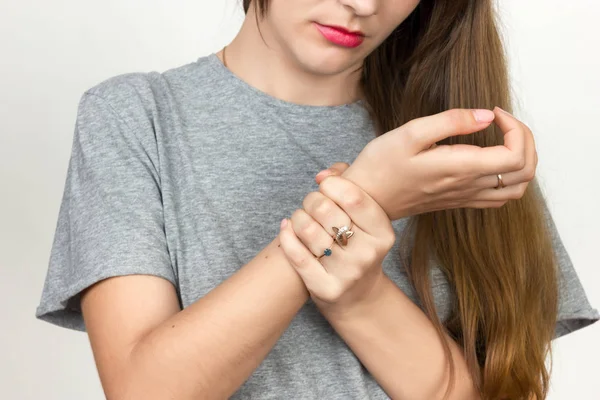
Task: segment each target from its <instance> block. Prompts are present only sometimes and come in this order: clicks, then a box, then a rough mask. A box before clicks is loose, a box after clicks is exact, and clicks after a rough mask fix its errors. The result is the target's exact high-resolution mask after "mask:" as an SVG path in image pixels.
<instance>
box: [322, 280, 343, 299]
mask: <svg viewBox="0 0 600 400" xmlns="http://www.w3.org/2000/svg"><path fill="white" fill-rule="evenodd" d="M343 293H344V291H343V289H342V286H341V285H340V284H332V285H330V286H329V287H328V288H327V290H325V291H324V293H323V295H322V296H320V297H321V299H322V300H324V301H326V302H328V303H335V302H336V301H338V300H339V299H340V298H341V297H342V294H343Z"/></svg>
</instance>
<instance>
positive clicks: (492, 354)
mask: <svg viewBox="0 0 600 400" xmlns="http://www.w3.org/2000/svg"><path fill="white" fill-rule="evenodd" d="M256 1H257V6H258V11H259V12H257V15H258V14H260V15H261V16H265V15H266V12H267V9H268V3H269V0H256ZM250 3H251V0H243V5H244V11H245V12H248V9H249V6H250ZM257 18H258V17H257ZM363 72H364V73H363V79H362V81H361V85H362V89H363V93H364V95H365V99H366V103H367V106H368V108H369V111H370V113H371V116H372V118H373V120H374V122H375V125H376V127H377V135H381V134H383V133H385V132H387V131H390V130H392V129H394V128H397V127H398V126H400V125H403V124H404V123H406V122H408V121H410V120H412V119H414V118H418V117H423V116H427V115H432V114H436V113H439V112H441V111H444V110H448V109H451V108H487V109H492V108H494V106H500V107H501V108H503V109H505V110H507V111H509V112H511V111H512V106H511V96H510V88H509V79H508V72H507V63H506V56H505V53H504V48H503V46H502V41H501V38H500V34H499V31H498V24H497V21H496V13H495V9H494V4H493V1H492V0H421V2H420V3H419V5H418V6H417V8H416V9H415V11H414V12H413V13H412V14H411V15H410V16H409V17H408V18H407V19H406V20H405V21H404V22H402V24H400V26H399V27H398V28H397V29H396V30H395V31H394V32H393V33H392V34H391V35H390V36H389V37H388V38H387V39H386V40H385V41H384V42H383V43H382V44H381V45H380V46H379V47H378V48H377V49H375V50H374V51H373V52H372V53H371V54H370V55H369V56H368V57H367V58H366V59H365V61H364V68H363ZM457 143H462V144H471V145H477V146H481V147H486V146H495V145H501V144H503V143H504V141H503V134H502V132H501V131H500V130H499V129H498V128H497V127H496V126H495V125H491V126H490V127H489V128H487V129H485V130H484V131H481V132H477V133H475V134H472V135H459V136H455V137H451V138H448V139H445V140H443V141H441V142H439V143H438V144H457ZM499 172H502V171H499ZM547 210H548V209H547V206H546V204H545V200H544V198H543V195H542V193H541V190H540V188H539V185H538V182H537V180H536V179H534V180H533V181H531V182H530V183H529V186H528V188H527V190H526V192H525V194H524V195H523V196H522V197H521V198H520V199H518V200H509V201H508V202H507V203H506V204H504V205H503V206H502V207H499V208H485V209H474V208H461V209H449V210H441V211H435V212H429V213H423V214H420V215H416V216H412V217H410V219H409V221H408V225H407V229H406V230H405V231H403V234H402V238H401V239H402V241H403V243H404V245H403V246H401V248H402V249H404V250H405V251H402V254H401V256H402V257H403V259H404V260H405V265H406V268H407V272H408V275H409V276H410V279H411V282H412V284H413V286H414V287H415V289H416V292H417V294H418V297H419V301H420V302H421V303H422V308H423V309H424V311H425V313H426V314H427V315H428V317H429V318H430V319H431V321H432V323H433V324H434V326H435V327H436V329H437V331H438V334H439V336H440V339H441V340H442V343H443V345H444V348H445V353H446V356H447V359H448V362H449V364H448V365H449V367H450V382H451V384H450V385H449V386H448V389H447V392H446V395H448V394H449V393H450V392H451V390H452V386H453V383H454V375H455V366H454V361H453V359H452V353H451V351H450V347H449V346H448V343H447V341H446V339H445V335H448V336H449V337H451V338H453V339H454V340H455V341H456V342H457V343H458V344H459V346H460V347H461V348H462V350H463V354H464V357H465V360H466V362H467V365H468V368H469V372H470V374H471V377H472V379H473V382H474V384H475V386H476V387H477V389H478V390H479V393H480V396H481V397H482V399H485V400H487V399H490V400H491V399H494V400H496V399H524V400H530V399H536V400H542V399H545V398H546V396H547V392H548V387H549V380H550V375H551V370H550V371H549V370H547V368H546V365H545V360H546V357H547V356H548V355H550V360H551V362H550V365H552V347H551V340H552V339H553V337H554V329H555V325H556V318H557V312H558V262H557V259H556V254H555V253H554V250H553V245H552V239H551V236H550V231H549V225H548V224H547V222H548V220H547V219H548V218H549V216H548V215H546V213H547V212H548V211H547ZM409 242H410V243H412V244H409ZM430 257H432V259H431V260H430ZM432 261H433V262H435V263H437V265H439V267H440V269H441V270H442V271H443V272H444V274H445V275H446V277H447V278H448V281H449V283H450V286H451V288H452V290H453V293H454V295H455V299H456V300H455V303H454V304H453V308H452V312H451V314H450V318H448V320H447V321H444V323H442V322H441V321H440V319H439V317H438V314H437V312H436V307H435V303H434V299H433V295H432V291H431V283H430V276H429V267H430V266H431V262H432Z"/></svg>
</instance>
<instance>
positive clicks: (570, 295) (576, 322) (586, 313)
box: [544, 205, 600, 339]
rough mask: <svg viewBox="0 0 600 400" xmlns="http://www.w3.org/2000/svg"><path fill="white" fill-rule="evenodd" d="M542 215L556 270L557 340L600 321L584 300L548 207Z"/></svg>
mask: <svg viewBox="0 0 600 400" xmlns="http://www.w3.org/2000/svg"><path fill="white" fill-rule="evenodd" d="M544 212H545V217H546V223H547V226H548V228H549V230H550V234H551V236H552V243H553V247H554V251H555V253H556V257H557V261H558V267H559V275H558V283H559V307H558V318H557V323H556V329H555V333H554V339H556V338H559V337H561V336H564V335H567V334H569V333H571V332H574V331H576V330H579V329H582V328H585V327H586V326H589V325H591V324H593V323H594V322H596V321H598V319H600V314H599V313H598V310H597V309H596V308H594V307H592V305H591V304H590V302H589V300H588V298H587V295H586V293H585V290H584V289H583V286H582V284H581V281H580V280H579V276H578V275H577V272H576V270H575V268H574V267H573V263H572V262H571V257H570V256H569V254H568V252H567V250H566V249H565V246H564V244H563V242H562V240H561V237H560V234H559V232H558V229H557V228H556V224H555V222H554V219H553V217H552V214H551V213H550V211H549V210H548V208H547V205H546V207H545V209H544Z"/></svg>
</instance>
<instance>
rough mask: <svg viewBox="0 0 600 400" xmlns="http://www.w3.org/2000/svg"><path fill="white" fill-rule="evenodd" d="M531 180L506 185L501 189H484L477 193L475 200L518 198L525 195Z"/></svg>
mask: <svg viewBox="0 0 600 400" xmlns="http://www.w3.org/2000/svg"><path fill="white" fill-rule="evenodd" d="M528 184H529V182H522V183H518V184H516V185H510V186H506V187H503V188H500V189H484V190H482V191H480V192H479V193H477V195H476V196H475V197H474V198H473V201H506V200H517V199H520V198H521V197H523V194H525V190H527V185H528Z"/></svg>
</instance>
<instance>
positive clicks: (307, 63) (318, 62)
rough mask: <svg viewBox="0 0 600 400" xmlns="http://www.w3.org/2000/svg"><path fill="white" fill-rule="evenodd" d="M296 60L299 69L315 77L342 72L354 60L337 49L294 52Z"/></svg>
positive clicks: (353, 62)
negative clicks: (315, 75)
mask: <svg viewBox="0 0 600 400" xmlns="http://www.w3.org/2000/svg"><path fill="white" fill-rule="evenodd" d="M295 53H296V57H295V58H296V60H297V63H298V65H299V66H300V68H301V69H302V70H304V71H306V72H310V73H312V74H317V75H335V74H339V73H341V72H344V71H345V70H347V69H348V68H350V67H352V65H355V64H356V62H357V61H356V60H353V59H351V58H350V57H349V54H348V53H347V52H344V51H337V49H323V48H316V46H315V48H314V49H311V50H305V51H301V50H300V49H298V51H295Z"/></svg>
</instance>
